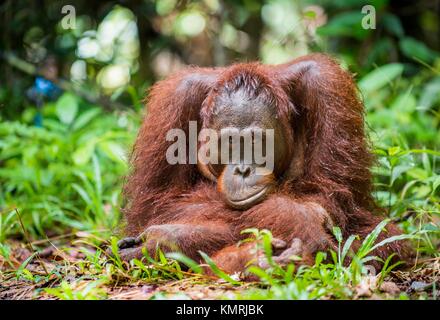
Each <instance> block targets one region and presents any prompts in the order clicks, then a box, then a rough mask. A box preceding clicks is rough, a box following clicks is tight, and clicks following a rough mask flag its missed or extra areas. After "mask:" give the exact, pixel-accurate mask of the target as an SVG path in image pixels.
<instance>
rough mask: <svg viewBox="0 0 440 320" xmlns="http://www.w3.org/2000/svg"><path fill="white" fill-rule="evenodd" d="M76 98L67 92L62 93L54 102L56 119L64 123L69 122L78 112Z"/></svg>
mask: <svg viewBox="0 0 440 320" xmlns="http://www.w3.org/2000/svg"><path fill="white" fill-rule="evenodd" d="M78 106H79V101H78V98H77V97H76V96H75V95H73V94H71V93H69V92H66V93H64V94H63V95H62V96H61V97H60V98H59V99H58V101H57V102H56V106H55V112H56V115H57V116H58V119H60V121H61V122H62V123H64V124H71V123H72V121H73V120H74V119H75V117H76V114H77V113H78Z"/></svg>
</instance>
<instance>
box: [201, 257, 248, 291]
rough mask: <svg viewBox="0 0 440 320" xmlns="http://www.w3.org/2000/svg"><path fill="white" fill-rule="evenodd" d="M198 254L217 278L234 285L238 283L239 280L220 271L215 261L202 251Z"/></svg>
mask: <svg viewBox="0 0 440 320" xmlns="http://www.w3.org/2000/svg"><path fill="white" fill-rule="evenodd" d="M199 254H200V255H201V256H202V258H203V260H205V262H206V263H207V264H208V265H209V266H210V267H211V270H212V272H214V273H215V274H216V275H217V276H218V277H219V278H222V279H223V280H225V281H227V282H229V283H231V284H234V285H240V282H239V281H236V280H234V279H232V278H231V277H230V276H229V275H228V274H226V273H225V272H223V271H221V270H220V269H219V267H217V265H216V264H215V262H214V261H213V260H212V259H211V258H210V257H209V256H208V255H207V254H206V253H204V252H202V251H199Z"/></svg>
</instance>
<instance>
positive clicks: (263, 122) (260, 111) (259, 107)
mask: <svg viewBox="0 0 440 320" xmlns="http://www.w3.org/2000/svg"><path fill="white" fill-rule="evenodd" d="M275 118H276V112H275V108H274V106H273V104H272V103H270V101H268V99H267V98H266V97H265V96H263V95H257V96H255V95H249V94H248V91H247V90H246V89H244V88H240V89H238V90H235V91H232V92H224V93H223V94H220V95H219V96H218V98H217V99H216V102H215V105H214V108H213V117H212V119H211V120H212V121H211V123H212V124H213V125H215V126H216V127H218V128H219V127H227V126H235V127H248V126H256V125H258V126H261V127H265V128H267V127H271V123H272V122H273V121H275Z"/></svg>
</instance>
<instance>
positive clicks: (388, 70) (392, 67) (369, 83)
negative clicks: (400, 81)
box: [359, 63, 403, 93]
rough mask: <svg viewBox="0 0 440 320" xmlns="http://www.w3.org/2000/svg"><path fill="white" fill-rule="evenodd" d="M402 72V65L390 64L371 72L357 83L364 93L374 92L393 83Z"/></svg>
mask: <svg viewBox="0 0 440 320" xmlns="http://www.w3.org/2000/svg"><path fill="white" fill-rule="evenodd" d="M402 72H403V65H402V64H400V63H390V64H387V65H384V66H382V67H379V68H377V69H376V70H373V71H371V72H370V73H368V74H367V75H365V76H364V77H363V78H362V79H361V80H360V81H359V88H360V89H361V90H362V92H364V93H370V92H373V91H376V90H378V89H380V88H382V87H384V86H385V85H386V84H388V83H390V82H391V81H393V80H394V79H395V78H397V77H398V76H400V75H401V74H402Z"/></svg>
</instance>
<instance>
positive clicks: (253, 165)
mask: <svg viewBox="0 0 440 320" xmlns="http://www.w3.org/2000/svg"><path fill="white" fill-rule="evenodd" d="M206 127H208V128H210V129H214V130H216V131H217V133H218V137H219V142H218V145H219V146H221V149H220V152H219V154H221V153H222V152H224V151H225V150H224V146H225V145H224V144H223V145H222V143H221V137H222V134H223V135H226V136H227V138H226V139H225V140H224V141H229V143H230V144H229V149H230V150H232V143H233V141H232V139H229V140H228V136H229V135H230V132H233V131H234V130H237V129H238V130H240V131H241V132H246V133H247V134H249V135H250V136H251V137H253V140H252V143H253V145H254V146H255V144H256V143H257V140H258V138H259V137H260V136H258V134H256V133H255V132H257V131H259V132H261V133H262V136H261V137H262V146H263V155H264V156H265V157H267V156H273V157H274V160H273V163H274V168H273V171H272V170H268V169H265V168H266V165H265V163H257V162H256V161H255V160H256V159H255V157H253V156H252V157H251V158H252V161H249V158H247V159H248V160H246V158H245V157H244V150H243V143H244V140H243V139H242V140H241V141H240V147H241V149H240V159H239V160H238V161H235V160H233V159H231V158H230V160H229V162H228V163H226V164H225V163H224V162H221V161H220V159H219V161H218V164H208V165H206V166H205V167H204V168H201V169H202V170H201V171H202V173H204V174H205V175H206V176H208V177H209V178H211V179H212V180H214V179H215V180H216V181H217V186H218V190H219V191H220V192H221V193H222V194H223V196H224V199H225V202H226V203H227V204H228V205H229V206H231V207H233V208H236V209H240V210H245V209H248V208H250V207H252V206H253V205H255V204H257V203H259V202H261V201H262V200H264V199H265V197H266V196H267V194H268V193H270V192H271V190H272V189H273V187H274V186H275V183H276V179H277V175H278V174H280V171H281V170H283V168H281V166H282V165H281V162H282V159H285V157H286V148H285V139H284V133H283V130H282V127H281V125H280V123H279V121H278V120H277V116H276V111H275V108H274V107H273V106H271V105H270V104H269V103H268V102H267V101H264V99H262V98H260V97H249V96H248V95H247V93H246V92H245V91H244V90H238V91H235V92H233V93H231V94H226V93H225V94H221V95H220V96H219V97H218V99H217V100H216V105H215V107H214V110H213V117H212V118H211V122H210V123H209V124H208V125H207V126H206ZM222 129H223V130H222ZM266 129H272V130H273V133H274V148H273V151H271V150H265V147H264V146H265V139H266V137H265V132H266ZM253 133H255V134H253ZM259 142H260V141H259V140H258V143H259ZM230 154H231V151H230ZM202 166H203V165H202ZM199 167H200V165H199ZM257 168H259V169H260V171H259V172H258V173H257ZM207 171H209V172H208V174H206V173H207Z"/></svg>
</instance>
